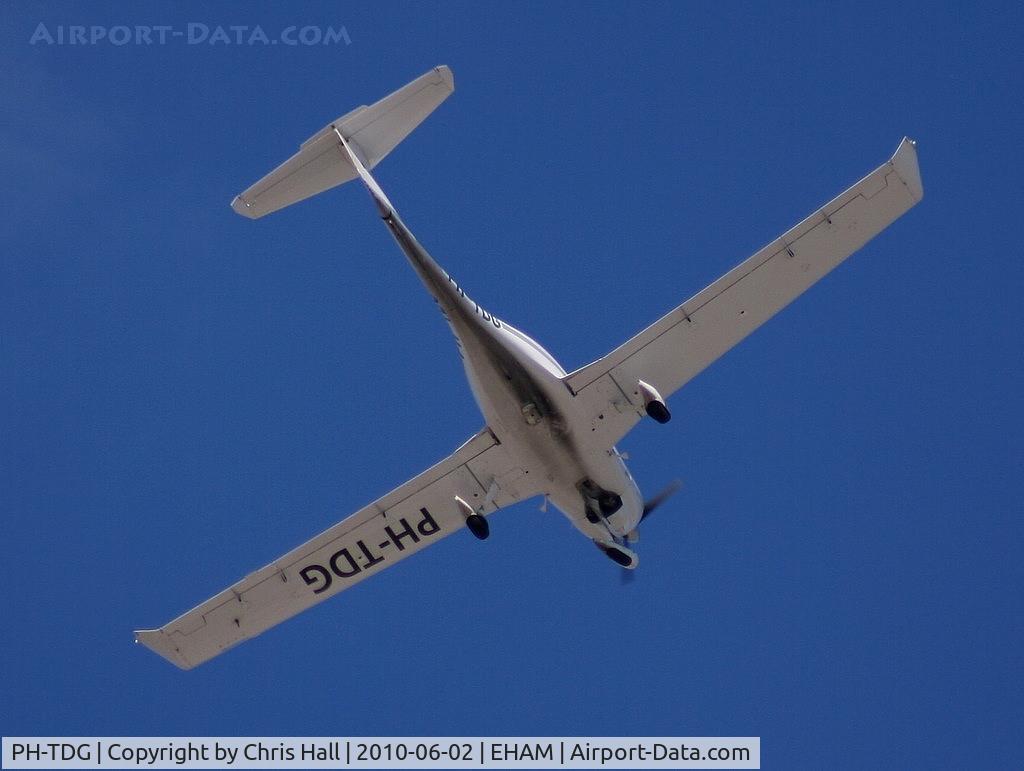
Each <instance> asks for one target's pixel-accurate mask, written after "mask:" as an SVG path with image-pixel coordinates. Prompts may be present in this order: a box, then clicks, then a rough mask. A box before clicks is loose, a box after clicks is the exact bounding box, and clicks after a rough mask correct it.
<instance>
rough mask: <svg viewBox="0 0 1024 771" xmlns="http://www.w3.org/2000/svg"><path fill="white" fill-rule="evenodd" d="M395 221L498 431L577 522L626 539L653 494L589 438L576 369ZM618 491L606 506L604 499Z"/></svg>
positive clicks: (597, 534) (596, 534)
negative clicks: (479, 297)
mask: <svg viewBox="0 0 1024 771" xmlns="http://www.w3.org/2000/svg"><path fill="white" fill-rule="evenodd" d="M381 213H382V215H383V219H384V222H385V224H387V226H388V228H389V229H390V230H391V233H392V235H393V236H394V237H395V240H396V241H397V242H398V245H399V246H400V247H401V248H402V251H403V252H405V254H406V256H407V257H408V258H409V261H410V262H411V263H412V266H413V267H414V268H415V269H416V272H417V273H418V274H419V276H420V279H421V280H422V281H423V283H424V285H425V286H426V288H427V289H428V290H429V291H430V293H431V295H433V297H434V299H435V300H436V301H437V303H438V305H439V306H440V308H441V311H442V313H443V314H444V316H445V318H446V319H447V321H448V323H449V325H450V327H451V329H452V332H453V333H454V334H455V338H456V341H457V343H458V346H459V351H460V354H461V355H462V360H463V365H464V367H465V370H466V376H467V378H468V380H469V384H470V388H471V389H472V392H473V396H474V397H475V399H476V401H477V404H478V405H479V406H480V410H481V412H482V413H483V415H484V418H485V419H486V421H487V425H488V426H489V427H490V428H491V430H492V432H493V433H494V435H495V437H496V438H497V439H498V440H499V441H500V442H501V443H502V444H503V445H505V446H506V447H507V449H508V450H509V452H510V453H511V454H512V455H513V457H515V458H516V459H517V460H518V461H519V463H520V464H521V466H522V468H523V470H524V472H525V473H527V474H528V475H529V476H530V477H531V479H532V480H533V482H532V484H533V485H534V486H535V489H536V490H537V492H538V493H539V494H542V495H546V496H548V498H549V499H550V500H551V502H552V503H553V504H554V505H555V506H556V507H557V508H558V509H559V510H560V511H561V512H562V513H563V514H565V515H566V517H568V518H569V520H570V521H571V522H572V524H573V525H574V526H575V527H576V528H578V529H579V530H580V531H582V532H583V533H584V534H585V535H587V536H588V537H590V538H592V539H593V540H595V541H597V542H598V543H604V544H611V543H621V542H622V541H623V539H624V538H625V537H626V536H627V535H628V534H629V533H631V532H632V531H633V530H634V529H635V528H636V526H637V524H638V523H639V522H640V518H641V516H642V513H643V499H642V497H641V495H640V491H639V489H637V486H636V483H635V482H634V481H633V477H632V475H631V474H630V473H629V470H628V469H627V468H626V465H625V463H624V462H623V460H622V458H621V457H620V456H619V454H618V453H617V452H616V450H615V448H614V447H601V446H599V445H598V444H597V443H596V442H594V441H592V440H591V439H590V437H589V434H590V433H591V431H590V428H589V422H588V421H587V420H586V419H585V418H584V416H583V415H581V414H578V412H579V410H578V406H577V402H576V401H575V400H574V399H573V396H572V393H571V392H570V391H569V389H568V388H566V386H565V383H564V382H563V378H564V377H565V375H566V371H565V370H564V369H563V368H562V366H561V365H560V364H559V363H558V362H557V361H556V360H555V358H554V357H553V356H552V355H551V354H550V353H548V352H547V351H546V350H545V349H544V348H543V347H542V346H541V345H540V344H539V343H537V342H536V341H534V340H533V339H531V338H530V337H529V336H527V335H526V334H524V333H522V332H520V331H519V330H518V329H516V328H515V327H513V326H511V325H510V324H508V323H507V322H505V321H502V320H500V319H498V318H497V317H496V316H494V315H493V314H491V313H489V312H488V311H486V310H485V309H483V308H482V307H480V305H479V304H478V303H476V302H474V301H473V300H471V299H470V298H469V297H468V296H467V295H466V293H465V291H463V289H462V288H461V287H460V286H459V285H458V283H457V282H456V281H455V280H454V279H453V278H452V277H451V276H450V275H449V274H448V273H447V272H446V271H444V270H443V269H442V268H441V267H440V266H439V265H438V264H437V263H436V262H435V261H434V260H433V258H432V257H431V256H430V255H429V254H428V253H427V251H426V250H425V249H424V248H423V246H422V245H420V243H419V242H418V241H417V240H416V238H415V237H414V236H413V235H412V234H411V233H410V232H409V230H408V228H406V227H405V225H404V224H403V223H402V221H401V219H400V218H399V217H398V215H397V214H396V213H394V211H393V209H391V208H390V207H382V212H381ZM602 493H604V494H606V495H607V494H610V495H611V500H610V502H609V503H608V505H606V506H605V507H604V508H603V510H602V507H600V506H599V505H597V504H598V502H597V500H596V497H600V495H601V494H602Z"/></svg>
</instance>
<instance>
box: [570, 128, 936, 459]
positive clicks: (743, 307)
mask: <svg viewBox="0 0 1024 771" xmlns="http://www.w3.org/2000/svg"><path fill="white" fill-rule="evenodd" d="M922 196H923V189H922V187H921V176H920V172H919V170H918V165H917V151H916V148H915V145H914V143H913V142H912V141H911V140H909V139H904V140H903V141H902V142H901V143H900V146H899V148H898V149H897V150H896V153H895V154H894V155H893V157H892V158H891V159H890V160H889V161H888V162H887V163H884V164H883V165H882V166H880V167H879V168H878V169H876V170H875V171H873V172H872V173H870V174H868V176H866V177H864V179H862V180H861V181H860V182H858V183H857V184H856V185H854V186H853V187H851V188H850V189H849V190H847V191H846V192H845V193H843V194H841V195H840V196H838V197H837V198H835V199H833V200H832V201H830V202H828V203H827V204H825V205H824V206H823V207H822V208H820V209H818V210H817V211H816V212H814V213H813V214H811V215H810V216H809V217H807V218H806V219H805V220H804V221H803V222H801V223H800V224H799V225H797V226H796V227H794V228H793V229H791V230H789V231H788V232H786V233H785V234H783V235H782V236H780V237H779V238H777V239H776V240H775V241H772V242H771V243H770V244H768V246H766V247H764V248H763V249H761V250H760V251H759V252H757V253H756V254H755V255H753V256H752V257H750V258H748V259H747V260H746V261H744V262H742V263H740V264H739V265H738V266H736V267H735V268H733V269H732V270H731V271H729V272H728V273H726V274H725V275H724V276H722V277H721V278H720V279H718V280H717V281H715V282H714V283H713V284H711V285H710V286H709V287H707V288H706V289H704V290H703V291H701V292H699V293H698V294H697V295H696V296H694V297H692V298H691V299H689V300H687V301H686V302H684V303H683V304H682V305H680V306H679V307H678V308H676V309H675V310H673V311H671V312H669V313H668V314H666V315H665V316H663V317H662V318H661V319H659V320H658V321H656V322H655V323H654V324H652V325H651V326H649V327H648V328H647V329H645V330H644V331H643V332H641V333H640V334H638V335H636V336H635V337H633V338H631V339H630V340H627V341H626V342H625V343H623V344H622V345H620V346H619V347H618V348H616V349H615V350H614V351H612V352H611V353H609V354H608V355H607V356H604V357H603V358H601V359H598V360H597V361H595V362H593V363H592V364H588V365H587V366H585V367H583V368H581V369H578V370H576V371H575V372H573V373H571V374H570V375H568V376H567V377H566V378H565V383H566V385H567V386H568V387H569V389H570V391H572V393H573V394H575V395H576V398H577V399H578V400H579V401H580V403H581V405H582V407H583V409H584V410H585V412H586V414H587V415H588V416H589V417H590V422H591V428H592V434H591V436H593V438H594V439H595V440H598V441H602V442H603V443H604V446H609V447H610V446H612V445H614V444H615V443H616V442H618V441H619V440H620V439H621V438H622V437H623V436H625V435H626V434H627V433H628V432H629V431H630V429H632V428H633V426H635V425H636V424H637V422H639V420H640V418H641V417H642V416H643V415H644V414H645V411H644V400H643V397H642V395H641V393H640V390H639V388H638V385H637V384H638V382H639V381H641V380H642V381H644V382H645V383H648V384H650V385H653V386H654V387H655V388H656V389H657V390H658V391H659V392H660V394H661V396H662V397H663V398H668V396H669V394H671V393H673V392H674V391H676V390H678V389H679V388H680V387H682V386H683V385H684V384H686V383H687V382H689V381H690V380H691V379H692V378H694V377H696V376H697V375H698V374H700V372H702V371H703V370H704V369H705V368H706V367H707V366H708V365H710V364H711V363H712V362H714V361H715V360H716V359H718V358H719V357H720V356H721V355H722V354H724V353H725V352H726V351H728V350H729V349H730V348H732V347H733V346H734V345H736V344H737V343H738V342H740V341H741V340H742V339H743V338H745V337H746V336H747V335H749V334H750V333H751V332H753V331H754V330H755V329H757V328H758V327H759V326H761V325H762V324H763V323H764V322H765V321H767V320H768V319H770V318H771V317H772V316H774V315H775V314H776V313H777V312H778V311H780V310H782V308H784V307H785V306H786V305H788V304H789V303H790V302H792V301H793V300H794V299H796V298H797V297H798V296H800V295H801V294H803V292H804V291H806V290H807V289H808V288H810V287H811V286H812V285H813V284H814V283H815V282H816V281H817V280H818V279H820V278H821V277H822V276H824V275H825V274H826V273H828V272H829V271H830V270H832V269H833V268H835V267H836V266H837V265H839V263H841V262H842V261H843V260H845V259H846V258H847V257H849V256H850V255H851V254H853V253H854V252H855V251H857V250H858V249H859V248H860V247H862V246H863V245H864V244H865V243H867V242H868V241H869V240H870V239H871V238H873V237H874V236H876V235H877V234H878V233H880V232H882V231H883V230H884V229H885V228H886V227H888V226H889V225H890V224H891V223H892V222H894V221H895V220H896V219H897V218H898V217H900V216H901V215H902V214H904V213H905V212H906V211H907V210H908V209H910V208H911V207H912V206H914V205H915V204H916V203H917V202H918V201H920V200H921V198H922Z"/></svg>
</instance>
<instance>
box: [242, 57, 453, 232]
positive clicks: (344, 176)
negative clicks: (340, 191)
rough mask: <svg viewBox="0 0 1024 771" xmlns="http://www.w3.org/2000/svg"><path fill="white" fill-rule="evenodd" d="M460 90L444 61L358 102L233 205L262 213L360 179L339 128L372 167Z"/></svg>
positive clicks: (249, 212)
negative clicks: (367, 103)
mask: <svg viewBox="0 0 1024 771" xmlns="http://www.w3.org/2000/svg"><path fill="white" fill-rule="evenodd" d="M454 90H455V78H454V76H453V75H452V71H451V70H450V69H449V68H448V67H445V66H443V65H442V66H440V67H435V68H434V69H432V70H431V71H430V72H428V73H426V74H425V75H422V76H420V77H418V78H416V80H414V81H412V83H409V84H408V85H406V86H403V87H402V88H400V89H398V90H397V91H395V92H394V93H392V94H390V95H389V96H386V97H384V98H383V99H381V100H380V101H379V102H377V103H375V104H373V105H371V106H369V107H366V106H363V107H357V108H356V109H355V110H353V111H352V112H350V113H348V114H347V115H343V116H342V117H340V118H338V119H337V120H335V121H333V122H332V123H330V124H328V125H327V126H325V127H324V128H323V129H321V130H320V131H318V132H317V133H316V134H314V135H313V136H312V137H310V138H309V139H307V140H306V141H305V142H303V143H302V146H301V147H300V148H299V151H298V152H297V153H295V155H293V156H292V157H291V158H289V159H288V160H287V161H285V162H284V163H282V164H281V165H280V166H278V167H277V168H276V169H274V170H273V171H272V172H270V173H269V174H267V175H266V176H265V177H263V179H261V180H260V181H259V182H256V183H255V184H254V185H252V186H251V187H249V188H248V189H247V190H246V191H245V192H244V193H242V194H241V195H238V196H236V197H235V200H234V201H232V202H231V208H232V209H234V210H235V211H236V212H238V213H239V214H241V215H243V216H245V217H249V218H251V219H258V218H259V217H262V216H264V215H265V214H270V213H271V212H274V211H277V210H278V209H283V208H284V207H285V206H290V205H291V204H293V203H297V202H298V201H302V200H304V199H306V198H309V197H310V196H313V195H316V194H317V193H322V192H323V191H324V190H328V189H329V188H332V187H336V186H337V185H340V184H342V183H343V182H348V181H349V180H352V179H355V178H356V176H357V174H356V170H355V168H354V167H353V166H352V163H351V161H350V160H349V158H348V154H347V153H346V152H345V150H344V148H342V147H341V145H340V144H339V142H338V137H337V135H336V134H335V133H334V130H335V128H337V130H338V131H340V132H341V134H342V136H344V137H345V140H346V141H347V142H348V143H349V145H350V146H352V147H353V149H354V150H355V151H356V152H358V153H359V156H360V158H361V159H362V161H363V164H364V165H365V166H366V167H367V168H368V169H372V168H373V167H374V166H376V165H377V164H378V163H380V161H381V160H383V159H384V157H385V156H387V154H388V153H390V152H391V151H392V150H393V149H394V148H395V145H397V144H398V143H399V142H401V141H402V140H403V139H405V138H406V137H407V136H409V134H410V132H411V131H412V130H413V129H414V128H416V127H417V126H418V125H420V123H422V122H423V119H424V118H426V117H427V116H428V115H430V113H432V112H433V111H434V110H435V109H436V108H437V106H438V105H439V104H441V102H443V101H444V100H445V99H447V98H448V95H449V94H450V93H451V92H452V91H454Z"/></svg>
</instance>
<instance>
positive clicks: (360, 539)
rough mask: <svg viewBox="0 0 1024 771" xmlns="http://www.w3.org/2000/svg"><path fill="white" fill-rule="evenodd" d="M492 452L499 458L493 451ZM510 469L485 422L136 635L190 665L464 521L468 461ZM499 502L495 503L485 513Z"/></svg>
mask: <svg viewBox="0 0 1024 771" xmlns="http://www.w3.org/2000/svg"><path fill="white" fill-rule="evenodd" d="M492 456H493V457H492ZM470 464H473V465H474V466H475V467H477V468H489V469H495V470H499V469H500V470H507V469H508V467H510V466H511V464H510V463H509V461H508V458H507V452H506V451H505V449H504V448H503V447H502V446H501V445H500V444H499V443H498V442H497V440H496V439H495V438H494V435H493V434H492V433H491V432H490V430H489V429H486V428H485V429H484V430H483V431H481V432H480V433H478V434H477V435H476V436H474V437H473V438H472V439H470V440H469V441H468V442H466V443H465V444H464V445H462V447H460V448H459V449H458V450H456V451H455V452H454V453H453V454H452V455H450V456H449V457H448V458H445V459H444V460H443V461H441V462H440V463H438V464H436V465H434V466H433V467H431V468H430V469H428V470H427V471H425V472H424V473H422V474H420V475H419V476H417V477H415V478H414V479H412V480H410V481H409V482H406V483H405V484H403V485H402V486H401V487H399V488H397V489H395V490H393V491H392V492H390V493H388V494H387V495H385V496H383V497H382V498H380V499H378V500H377V501H375V502H374V503H372V504H370V505H369V506H366V507H365V508H363V509H361V510H360V511H358V512H356V513H355V514H353V515H352V516H350V517H347V518H346V519H344V520H342V521H341V522H339V523H338V524H336V525H334V526H333V527H331V528H329V529H327V530H326V531H324V532H323V533H321V534H320V535H318V536H316V537H315V538H313V539H311V540H310V541H307V542H306V543H304V544H302V545H301V546H299V547H298V548H296V549H293V550H292V551H290V552H289V553H287V554H286V555H284V556H283V557H281V558H280V559H278V560H275V561H274V562H272V563H270V564H269V565H267V566H265V567H263V568H261V569H260V570H257V571H256V572H255V573H251V574H250V575H248V576H246V577H245V578H244V579H242V580H241V581H239V582H237V583H236V584H234V585H233V586H231V587H229V588H228V589H226V590H224V591H223V592H221V593H220V594H217V595H216V596H214V597H211V598H210V599H209V600H207V601H206V602H204V603H202V604H201V605H199V606H197V607H196V608H193V609H192V610H190V611H188V612H186V613H184V614H182V615H181V616H179V617H178V618H176V619H174V620H173V621H171V622H170V623H168V624H166V625H164V626H163V627H161V628H160V629H147V630H139V631H137V632H136V633H135V636H136V640H137V641H138V642H141V643H143V644H144V645H146V646H147V647H149V648H151V649H152V650H153V651H155V652H156V653H159V654H160V655H161V656H163V657H164V658H166V659H168V660H169V661H171V662H172V663H173V664H175V665H176V666H178V667H180V668H182V669H191V668H192V667H195V666H197V665H198V664H201V663H203V662H204V661H207V660H208V659H210V658H213V657H214V656H216V655H218V654H220V653H223V652H224V651H225V650H227V649H228V648H230V647H232V646H234V645H237V644H238V643H240V642H242V641H243V640H247V639H249V638H251V637H255V636H256V635H258V634H260V633H261V632H263V631H265V630H267V629H269V628H270V627H272V626H275V625H276V624H278V623H280V622H282V621H284V620H286V619H288V618H290V617H291V616H294V615H295V614H297V613H299V612H301V611H303V610H305V609H307V608H309V607H310V606H312V605H315V604H317V603H319V602H321V601H322V600H325V599H327V598H328V597H332V596H334V595H335V594H338V593H340V592H342V591H344V590H345V589H348V588H350V587H351V586H354V585H355V584H357V583H359V582H360V581H362V580H363V579H365V578H368V577H370V576H371V575H374V574H375V573H377V572H380V571H381V570H383V569H385V568H387V567H389V566H390V565H393V564H395V563H396V562H398V561H400V560H402V559H404V558H405V557H407V556H410V555H411V554H414V553H416V552H417V551H419V550H420V549H422V548H423V547H425V546H428V545H429V544H431V543H434V542H435V541H438V540H440V539H441V538H443V537H445V536H446V535H450V534H451V533H453V532H455V531H456V530H459V529H461V528H462V527H463V526H464V524H465V523H464V520H463V518H462V515H461V513H459V512H458V509H457V507H456V506H455V505H454V503H453V502H454V497H455V495H461V496H462V497H464V498H466V499H469V500H482V499H483V498H484V496H485V494H486V491H485V490H484V485H487V484H489V483H490V480H482V479H478V478H477V476H476V475H475V474H474V473H473V471H472V470H471V468H470ZM497 508H498V506H496V505H493V504H492V505H490V506H489V507H488V508H487V513H491V512H493V511H494V510H496V509H497Z"/></svg>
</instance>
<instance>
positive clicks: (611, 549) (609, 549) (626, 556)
mask: <svg viewBox="0 0 1024 771" xmlns="http://www.w3.org/2000/svg"><path fill="white" fill-rule="evenodd" d="M594 545H595V546H597V548H598V549H600V550H601V551H603V552H604V554H605V556H606V557H608V559H610V560H611V561H612V562H614V563H615V564H616V565H620V566H622V567H624V568H626V569H627V570H633V569H634V568H635V567H636V566H637V565H638V564H639V563H640V557H639V556H637V553H636V552H635V551H633V550H632V549H630V548H628V547H626V546H619V545H618V544H611V543H601V542H600V541H594Z"/></svg>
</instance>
